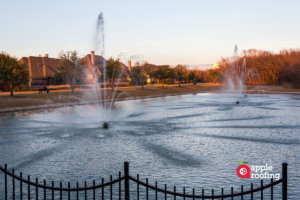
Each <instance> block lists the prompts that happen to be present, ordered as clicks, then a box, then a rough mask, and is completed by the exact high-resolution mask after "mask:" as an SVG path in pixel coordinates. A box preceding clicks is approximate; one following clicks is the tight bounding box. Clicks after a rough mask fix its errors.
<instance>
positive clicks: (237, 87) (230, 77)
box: [225, 45, 247, 94]
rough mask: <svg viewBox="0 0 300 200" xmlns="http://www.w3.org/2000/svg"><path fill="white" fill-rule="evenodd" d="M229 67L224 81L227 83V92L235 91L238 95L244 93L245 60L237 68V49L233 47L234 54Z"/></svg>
mask: <svg viewBox="0 0 300 200" xmlns="http://www.w3.org/2000/svg"><path fill="white" fill-rule="evenodd" d="M230 64H231V65H230V66H229V67H228V69H227V71H226V72H225V77H226V80H227V81H228V86H229V90H232V91H235V92H237V93H239V94H242V93H243V92H245V89H246V86H245V79H246V73H247V69H246V59H245V58H244V60H243V63H242V66H239V57H238V47H237V45H235V48H234V54H233V57H232V59H231V63H230Z"/></svg>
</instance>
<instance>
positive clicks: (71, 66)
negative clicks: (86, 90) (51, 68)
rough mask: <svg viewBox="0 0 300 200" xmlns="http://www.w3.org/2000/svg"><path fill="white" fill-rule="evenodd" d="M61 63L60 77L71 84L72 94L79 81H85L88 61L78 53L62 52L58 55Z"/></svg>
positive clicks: (59, 67) (59, 68)
mask: <svg viewBox="0 0 300 200" xmlns="http://www.w3.org/2000/svg"><path fill="white" fill-rule="evenodd" d="M58 57H59V59H60V63H59V66H58V68H57V69H58V71H59V76H61V77H63V78H64V79H65V80H67V81H68V83H69V84H70V87H71V90H72V93H73V91H74V85H75V83H76V81H77V80H82V79H85V77H86V75H85V69H86V66H85V65H86V61H84V60H83V59H82V58H81V57H79V56H78V53H77V51H67V52H64V51H61V52H60V53H59V54H58Z"/></svg>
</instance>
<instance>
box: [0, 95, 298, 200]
mask: <svg viewBox="0 0 300 200" xmlns="http://www.w3.org/2000/svg"><path fill="white" fill-rule="evenodd" d="M237 100H239V101H240V104H238V105H237V104H236V103H235V102H236V101H237ZM114 107H115V111H114V115H113V116H114V117H113V121H111V122H110V124H111V125H110V128H109V129H103V128H102V126H101V123H102V122H103V121H101V120H99V119H100V118H105V116H101V113H100V114H99V112H98V111H97V109H96V107H95V106H93V105H85V106H75V107H64V108H56V109H46V110H35V111H26V112H16V113H3V114H0V161H1V162H0V165H2V166H4V164H8V168H9V169H10V170H11V169H12V168H14V169H15V171H16V173H19V172H23V177H24V176H25V177H27V175H31V178H32V180H33V179H35V177H38V178H39V180H43V179H46V180H47V181H52V180H54V181H55V183H57V186H58V182H60V181H63V186H64V187H66V186H67V182H71V186H74V184H75V183H76V182H77V181H78V182H79V185H81V186H83V184H84V183H83V182H84V181H87V184H88V185H91V184H92V181H93V180H94V179H95V180H96V183H98V184H99V183H100V181H101V178H102V177H103V178H105V180H107V181H108V180H109V178H110V175H113V179H115V178H117V176H118V173H119V171H121V172H122V173H123V162H124V161H129V163H130V175H131V176H134V177H135V176H136V174H140V179H141V180H143V181H145V178H146V177H148V178H149V182H150V183H152V184H153V185H154V184H155V181H158V186H159V187H161V188H164V184H167V185H168V188H169V189H170V190H173V186H174V185H176V186H177V190H178V191H182V188H183V187H186V192H187V193H188V192H191V191H192V188H195V189H196V193H197V192H198V193H199V194H201V190H202V189H205V194H211V189H215V194H220V191H221V188H224V191H225V193H230V190H231V187H234V191H240V186H241V185H244V191H245V190H248V189H250V183H254V187H259V186H260V180H261V179H255V178H251V179H240V178H239V177H238V176H237V175H236V169H237V167H238V166H239V159H241V160H243V161H244V163H245V164H246V165H248V166H251V165H266V164H268V165H271V166H272V167H273V170H272V171H271V172H270V173H281V164H282V163H283V162H287V163H288V164H289V165H288V195H289V199H299V198H298V197H297V196H300V176H299V174H300V163H299V160H300V159H299V158H300V98H299V96H297V95H261V94H260V95H248V96H247V97H244V96H239V95H234V94H231V95H229V94H197V95H182V96H171V97H162V98H150V99H141V100H130V101H122V102H117V103H115V106H114ZM0 176H1V178H0V195H3V190H4V187H3V177H4V176H3V173H0ZM263 180H264V183H269V179H263ZM132 187H136V186H132ZM141 188H142V187H141ZM141 190H144V189H141ZM24 191H26V190H25V189H24ZM269 191H270V190H266V191H264V195H265V196H266V197H268V196H269ZM41 192H42V191H41ZM274 193H275V197H277V199H278V198H279V197H280V195H281V184H280V185H277V186H276V187H274ZM150 195H153V194H152V193H151V194H150ZM256 196H257V198H259V197H260V193H257V194H256ZM170 198H171V197H170ZM248 198H249V196H245V199H248ZM133 199H134V197H133ZM177 199H180V198H177ZM237 199H239V198H237ZM275 199H276V198H275Z"/></svg>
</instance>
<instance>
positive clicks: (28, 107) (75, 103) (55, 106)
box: [0, 90, 300, 113]
mask: <svg viewBox="0 0 300 200" xmlns="http://www.w3.org/2000/svg"><path fill="white" fill-rule="evenodd" d="M243 92H246V94H249V95H251V94H294V95H300V92H278V91H277V92H275V91H262V90H243V91H241V93H240V92H239V93H237V92H234V91H229V90H213V91H208V92H207V91H203V92H186V93H175V94H164V95H151V96H140V97H128V98H119V99H116V100H111V99H109V100H106V101H103V102H111V101H114V102H118V101H130V100H138V99H150V98H159V97H168V96H179V95H189V94H201V93H213V94H244V93H243ZM103 102H102V103H103ZM96 103H100V102H99V101H86V102H70V103H56V104H48V105H47V104H46V105H37V106H23V107H12V108H0V113H7V112H19V111H27V110H40V109H47V108H60V107H67V106H80V105H90V104H96Z"/></svg>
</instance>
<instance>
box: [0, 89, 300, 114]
mask: <svg viewBox="0 0 300 200" xmlns="http://www.w3.org/2000/svg"><path fill="white" fill-rule="evenodd" d="M221 91H222V92H229V91H228V90H227V89H226V86H222V85H213V84H211V85H197V86H193V85H182V86H181V87H178V86H167V87H165V88H164V89H163V88H161V86H155V87H148V88H145V89H144V90H142V89H141V88H140V87H131V88H118V90H117V91H116V93H115V97H114V98H115V100H118V99H126V98H128V99H130V98H146V97H151V96H167V95H176V94H188V93H207V92H213V93H215V92H221ZM97 93H98V94H99V93H101V96H102V98H103V97H104V95H106V97H107V98H106V99H111V98H112V97H113V94H112V92H111V91H110V90H106V92H104V90H103V89H101V90H100V91H97ZM104 93H105V94H104ZM247 93H252V94H255V93H258V94H261V93H272V94H276V93H287V94H289V93H291V94H298V93H299V94H300V89H288V88H283V87H280V86H255V87H254V86H250V87H248V88H247ZM97 99H99V98H94V94H93V91H92V90H77V91H74V93H71V91H57V92H51V93H50V94H46V93H45V92H44V93H43V94H38V92H36V93H15V94H14V97H10V96H9V95H0V109H2V108H14V107H24V106H39V105H47V104H58V103H76V102H82V101H95V100H97Z"/></svg>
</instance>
